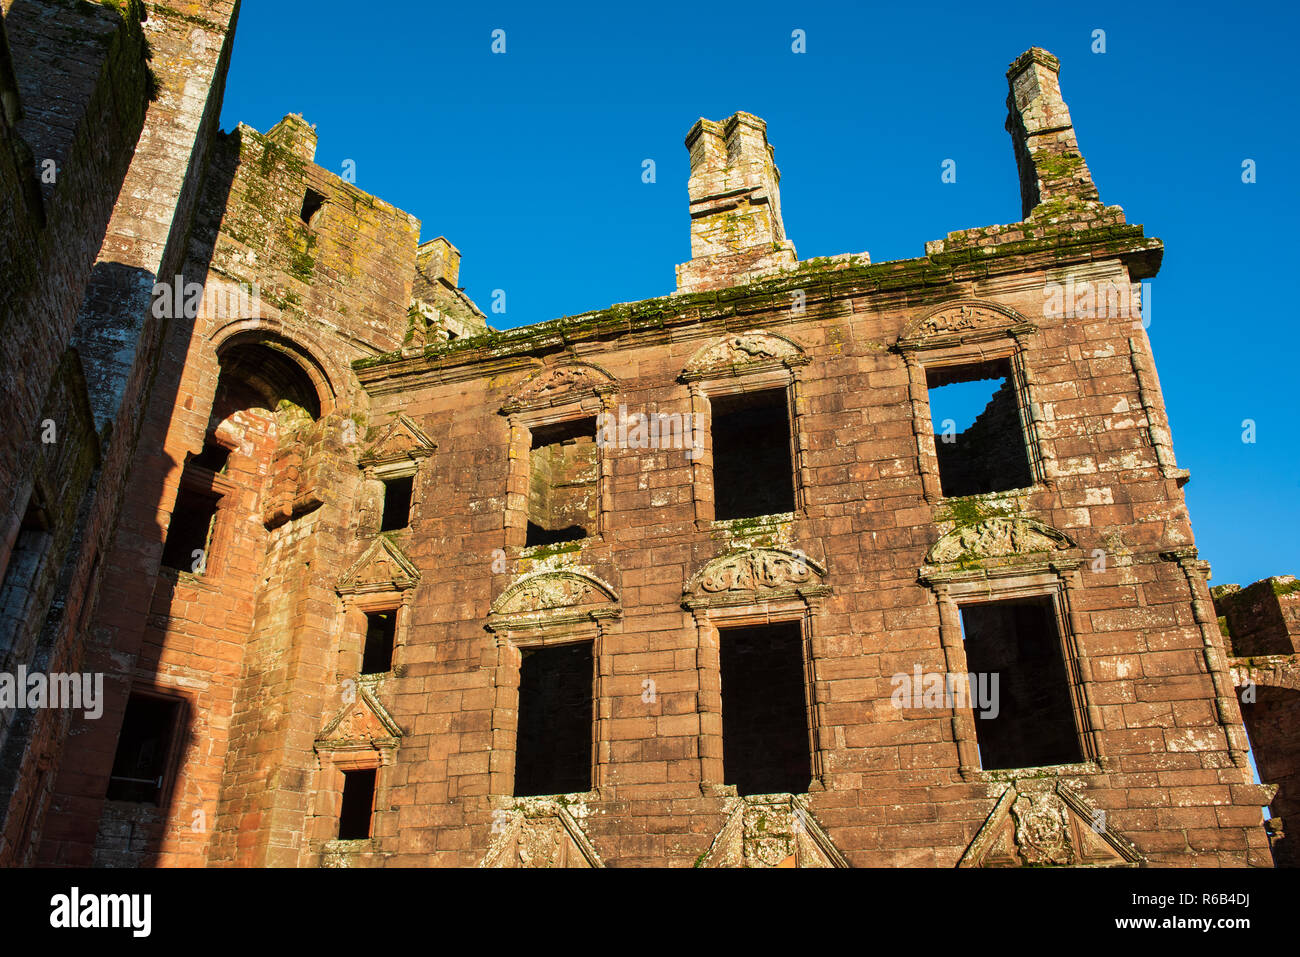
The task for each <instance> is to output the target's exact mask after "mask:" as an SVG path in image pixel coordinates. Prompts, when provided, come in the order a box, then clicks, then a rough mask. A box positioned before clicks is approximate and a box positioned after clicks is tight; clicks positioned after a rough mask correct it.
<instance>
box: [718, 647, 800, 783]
mask: <svg viewBox="0 0 1300 957" xmlns="http://www.w3.org/2000/svg"><path fill="white" fill-rule="evenodd" d="M718 637H719V653H720V657H721V677H722V765H723V781H724V783H726V784H734V785H735V786H736V791H737V793H739V794H741V795H746V794H783V793H790V794H803V793H805V792H806V791H807V790H808V786H809V784H810V783H811V781H812V753H811V750H810V745H809V739H808V704H807V694H806V692H805V688H804V666H803V635H802V630H801V628H800V624H799V622H797V621H790V622H781V623H779V624H772V625H756V626H746V627H740V628H723V629H720V630H719V636H718Z"/></svg>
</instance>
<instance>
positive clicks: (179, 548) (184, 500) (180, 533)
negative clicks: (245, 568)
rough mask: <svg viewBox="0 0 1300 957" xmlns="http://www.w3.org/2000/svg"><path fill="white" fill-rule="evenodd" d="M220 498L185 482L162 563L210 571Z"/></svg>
mask: <svg viewBox="0 0 1300 957" xmlns="http://www.w3.org/2000/svg"><path fill="white" fill-rule="evenodd" d="M216 517H217V499H216V498H214V497H213V496H211V495H208V494H206V493H204V492H200V491H198V490H196V489H192V488H187V487H186V486H184V485H182V486H181V490H180V493H179V494H178V495H177V496H176V507H175V508H173V509H172V518H171V523H170V525H168V527H167V541H166V543H165V544H164V545H163V553H162V563H163V565H164V566H166V567H167V568H175V569H177V570H178V571H183V572H193V573H194V574H196V575H202V574H203V573H204V572H205V571H207V565H208V557H209V555H208V550H209V546H210V545H211V542H212V528H213V526H214V525H215V524H216Z"/></svg>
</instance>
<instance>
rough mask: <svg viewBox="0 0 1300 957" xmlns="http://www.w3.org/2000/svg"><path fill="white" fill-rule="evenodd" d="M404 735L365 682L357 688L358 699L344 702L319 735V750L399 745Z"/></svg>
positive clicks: (392, 746)
mask: <svg viewBox="0 0 1300 957" xmlns="http://www.w3.org/2000/svg"><path fill="white" fill-rule="evenodd" d="M401 736H402V729H401V728H400V727H398V724H397V722H396V721H394V720H393V716H392V715H391V714H389V713H388V709H387V708H385V707H384V706H383V705H382V704H380V703H379V699H378V698H376V697H375V695H374V693H373V692H372V691H371V690H370V689H369V688H368V687H366V686H365V685H360V686H358V688H357V692H356V699H355V700H354V701H352V702H351V703H350V704H347V705H344V707H343V709H342V710H341V711H339V712H338V713H337V714H336V715H334V717H333V718H332V719H330V721H329V723H328V724H326V725H325V727H324V728H322V729H321V732H320V734H318V735H317V736H316V749H317V750H356V749H358V748H377V749H387V748H396V747H397V741H398V739H399V738H400V737H401Z"/></svg>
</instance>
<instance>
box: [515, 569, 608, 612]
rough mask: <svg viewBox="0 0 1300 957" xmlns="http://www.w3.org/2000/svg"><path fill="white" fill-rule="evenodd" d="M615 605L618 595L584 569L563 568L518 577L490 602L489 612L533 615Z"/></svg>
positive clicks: (606, 583) (605, 583)
mask: <svg viewBox="0 0 1300 957" xmlns="http://www.w3.org/2000/svg"><path fill="white" fill-rule="evenodd" d="M617 602H618V595H617V594H615V592H614V588H613V586H611V585H610V584H609V583H608V582H605V581H602V580H601V579H600V578H598V577H597V576H596V575H594V574H592V573H591V572H589V571H586V570H585V569H580V568H562V569H556V570H552V571H542V572H532V573H531V574H528V575H525V576H524V577H523V578H520V579H519V580H518V581H516V582H515V583H514V584H513V585H511V586H510V587H509V588H507V589H506V590H505V591H504V592H502V593H501V597H499V598H498V599H497V600H496V601H494V602H493V603H492V611H491V613H492V615H493V616H515V615H533V614H539V613H547V612H556V611H560V610H564V609H574V608H580V607H582V606H588V605H600V604H616V603H617Z"/></svg>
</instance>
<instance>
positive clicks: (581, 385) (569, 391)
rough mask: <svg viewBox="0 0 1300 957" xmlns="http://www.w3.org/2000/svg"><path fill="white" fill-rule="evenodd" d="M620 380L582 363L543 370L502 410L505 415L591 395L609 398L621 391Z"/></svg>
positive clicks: (520, 389)
mask: <svg viewBox="0 0 1300 957" xmlns="http://www.w3.org/2000/svg"><path fill="white" fill-rule="evenodd" d="M617 385H618V383H617V380H616V379H615V378H614V377H613V376H612V375H610V374H609V373H608V372H606V371H605V370H604V369H602V368H600V367H599V366H596V365H593V364H591V363H581V364H575V365H567V366H557V367H555V368H550V369H542V370H541V371H540V372H536V373H534V374H533V375H532V376H531V377H530V378H528V379H526V380H525V381H524V383H523V385H521V386H520V387H519V389H518V390H516V391H515V393H514V394H513V395H512V396H511V397H510V399H509V400H508V401H507V402H506V403H505V405H503V406H502V407H501V411H502V412H503V413H506V414H509V413H511V412H520V411H523V410H525V409H533V408H539V407H544V406H553V405H561V404H563V403H565V402H571V401H576V400H578V399H581V398H582V397H584V396H588V395H605V394H608V393H611V392H613V391H614V390H615V389H616V388H617Z"/></svg>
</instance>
